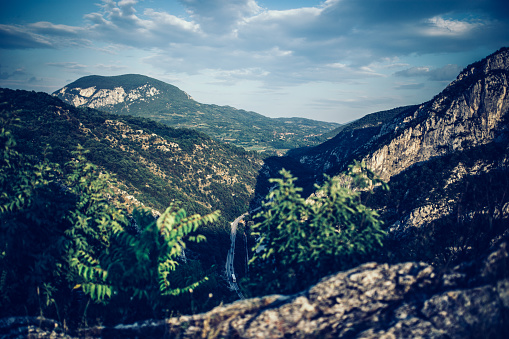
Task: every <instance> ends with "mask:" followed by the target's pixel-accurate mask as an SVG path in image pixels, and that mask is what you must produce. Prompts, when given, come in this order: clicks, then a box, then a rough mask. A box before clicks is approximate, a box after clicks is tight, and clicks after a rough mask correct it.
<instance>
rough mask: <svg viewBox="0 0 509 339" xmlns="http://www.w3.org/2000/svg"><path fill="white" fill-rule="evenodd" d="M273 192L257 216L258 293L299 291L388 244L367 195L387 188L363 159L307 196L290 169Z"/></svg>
mask: <svg viewBox="0 0 509 339" xmlns="http://www.w3.org/2000/svg"><path fill="white" fill-rule="evenodd" d="M280 173H281V175H282V176H283V178H282V179H271V180H270V181H271V182H273V183H275V184H276V187H275V189H273V190H272V191H271V192H270V193H269V195H268V196H267V201H268V202H267V203H266V204H265V209H264V210H263V211H262V212H260V213H259V214H258V215H256V216H255V217H256V218H257V220H258V222H257V223H256V224H255V225H254V226H253V230H254V232H253V235H254V236H255V237H258V240H257V245H256V247H255V248H254V251H255V253H254V255H253V258H252V259H251V261H250V263H251V264H252V265H253V269H254V272H256V273H255V277H254V279H252V280H251V281H250V282H249V285H250V286H251V287H252V288H253V289H254V291H255V293H256V294H259V293H267V292H270V293H274V292H285V293H288V292H295V291H297V290H298V289H300V288H304V287H306V286H307V285H308V284H310V283H312V282H314V281H316V280H318V279H319V278H320V277H323V276H324V275H326V274H329V273H332V272H333V271H336V270H341V269H346V268H348V267H350V266H352V265H354V264H356V263H358V262H359V261H360V260H362V258H363V257H365V256H366V255H367V254H369V253H372V252H373V251H374V250H375V249H377V248H379V247H380V246H382V239H383V237H384V232H383V231H382V229H381V225H382V222H381V221H380V220H379V218H378V214H377V212H376V211H374V210H372V209H370V208H368V207H366V206H365V205H364V204H363V203H362V201H361V197H362V196H363V195H365V194H366V193H369V192H370V191H371V190H372V189H373V187H374V186H376V185H381V186H382V187H383V188H385V189H386V188H387V185H386V184H385V183H384V182H382V181H381V180H380V179H379V178H378V177H376V175H374V173H373V172H372V171H370V170H369V169H367V168H366V166H365V165H364V164H362V163H355V164H354V165H352V166H350V168H349V172H348V173H347V175H343V176H338V177H332V178H331V177H326V181H325V182H324V183H323V185H321V186H318V185H316V189H317V190H316V192H315V194H313V195H312V196H311V197H310V198H308V199H307V200H306V199H304V198H303V197H302V196H301V195H300V193H299V192H301V191H302V189H301V188H299V187H295V185H294V181H295V180H296V178H294V177H293V176H292V175H291V173H290V172H288V171H285V170H282V171H281V172H280Z"/></svg>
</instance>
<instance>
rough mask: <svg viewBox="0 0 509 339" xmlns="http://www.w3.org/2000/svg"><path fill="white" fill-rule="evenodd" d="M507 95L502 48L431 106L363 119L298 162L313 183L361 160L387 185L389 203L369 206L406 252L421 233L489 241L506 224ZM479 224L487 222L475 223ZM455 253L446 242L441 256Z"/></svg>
mask: <svg viewBox="0 0 509 339" xmlns="http://www.w3.org/2000/svg"><path fill="white" fill-rule="evenodd" d="M508 91H509V48H502V49H500V50H499V51H497V52H495V53H493V54H492V55H489V56H488V57H486V58H485V59H483V60H481V61H478V62H476V63H474V64H471V65H470V66H468V67H466V68H465V69H464V70H463V71H462V72H461V73H460V74H459V75H458V77H457V79H456V80H454V81H453V82H452V83H450V84H449V85H448V86H447V87H446V88H445V89H444V90H443V91H442V92H441V93H440V94H438V95H437V96H435V97H434V98H433V99H432V100H430V101H429V102H426V103H423V104H421V105H419V106H410V107H406V108H402V110H401V111H400V112H397V114H395V115H394V116H391V117H390V118H389V119H387V118H385V119H381V118H379V117H376V116H372V117H371V116H366V117H365V118H363V119H361V120H363V121H364V123H362V124H361V123H360V122H357V123H356V125H353V124H352V126H353V127H352V128H345V129H344V130H343V131H342V132H341V133H339V134H338V135H337V136H336V137H335V138H333V139H331V140H329V141H328V142H327V143H324V144H323V145H320V146H318V147H316V148H313V149H310V150H308V151H307V152H303V153H301V154H298V155H297V156H296V158H297V160H298V161H299V162H300V163H301V164H303V165H304V166H306V167H308V168H311V169H312V171H313V174H314V177H315V178H318V180H320V179H321V177H322V173H327V174H329V175H337V174H338V173H340V172H342V171H344V170H346V169H347V166H348V165H349V164H351V163H352V162H353V161H354V160H361V161H364V162H365V163H366V164H367V166H368V167H369V168H371V169H372V170H374V171H375V172H376V173H378V174H379V175H380V176H381V177H382V178H384V179H385V180H386V181H388V182H389V186H390V187H391V192H390V193H389V195H390V197H389V198H382V199H381V200H383V202H380V200H379V201H378V202H377V203H376V204H374V205H376V206H373V207H374V208H376V209H377V210H379V211H381V214H382V217H383V219H384V221H385V224H386V226H387V230H388V231H389V233H390V235H391V237H392V238H394V239H398V240H399V241H401V242H402V244H403V245H405V244H406V243H407V242H408V239H412V238H413V239H414V240H415V238H418V237H420V236H421V235H422V232H428V233H432V234H433V235H432V236H431V238H434V240H436V238H438V237H440V236H442V237H444V238H447V235H446V233H447V232H448V231H449V230H453V233H451V234H448V236H449V238H455V239H460V238H463V239H466V238H467V233H469V232H470V235H469V236H468V237H469V238H470V240H472V239H473V238H475V235H476V234H479V233H481V232H484V231H486V233H488V230H489V232H491V233H492V234H491V235H486V236H487V237H489V236H491V237H497V236H499V235H501V234H503V233H504V232H507V231H508V228H507V224H509V194H508V193H509V188H508V187H506V186H507V185H506V184H507V183H509V181H508V180H507V178H508V177H509V95H508ZM361 122H362V121H361ZM377 122H378V124H377ZM483 187H484V190H483V189H482V188H483ZM485 197H488V198H485ZM384 199H385V200H384ZM375 200H376V199H375ZM372 201H373V200H372ZM480 218H481V219H482V218H484V219H485V220H484V221H483V222H478V221H475V220H476V219H480ZM495 224H496V227H492V226H493V225H495ZM504 224H505V226H504ZM468 228H470V229H468ZM416 232H421V234H417V233H416ZM459 242H460V241H459ZM459 242H458V243H459ZM474 242H477V240H474ZM444 243H445V241H444ZM464 243H465V242H463V244H464ZM486 243H489V242H486ZM395 245H396V246H397V244H395ZM411 246H413V244H412V245H411ZM457 246H458V245H457V243H453V241H451V242H450V243H449V244H447V245H445V246H444V247H443V248H442V249H441V251H442V252H445V251H448V252H454V251H455V249H454V247H457ZM469 246H470V244H468V245H465V246H463V247H464V248H465V249H467V248H469ZM426 247H430V246H428V244H424V245H423V248H426ZM406 250H407V249H406V248H405V249H404V250H402V251H401V252H405V251H406ZM405 255H406V254H405ZM427 259H430V258H429V257H428V258H426V260H427ZM412 260H423V258H422V257H419V255H416V256H414V257H412Z"/></svg>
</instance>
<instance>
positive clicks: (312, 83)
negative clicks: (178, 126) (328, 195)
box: [0, 0, 509, 123]
mask: <svg viewBox="0 0 509 339" xmlns="http://www.w3.org/2000/svg"><path fill="white" fill-rule="evenodd" d="M0 4H1V8H0V87H7V88H13V89H26V90H35V91H44V92H48V93H51V92H53V91H55V90H57V89H59V88H61V87H63V86H65V85H66V84H68V83H70V82H72V81H74V80H76V79H78V78H80V77H82V76H86V75H91V74H98V75H119V74H126V73H136V74H144V75H148V76H151V77H154V78H156V79H159V80H162V81H165V82H168V83H170V84H173V85H175V86H177V87H179V88H180V89H182V90H184V91H186V92H187V93H189V94H190V95H191V96H192V97H193V98H194V99H196V100H197V101H199V102H202V103H209V104H217V105H229V106H233V107H236V108H241V109H246V110H251V111H255V112H258V113H260V114H263V115H266V116H270V117H290V116H298V117H306V118H311V119H316V120H323V121H333V122H339V123H344V122H348V121H351V120H354V119H357V118H359V117H362V116H363V115H365V114H368V113H372V112H375V111H379V110H384V109H390V108H394V107H398V106H403V105H409V104H419V103H422V102H424V101H427V100H429V99H431V98H432V97H433V96H434V95H436V94H438V93H439V92H440V91H441V90H442V89H443V88H445V86H447V84H448V83H449V82H450V81H452V80H454V78H455V77H456V75H457V74H458V73H459V72H460V71H461V70H462V69H463V68H464V67H466V66H467V65H468V64H470V63H472V62H475V61H477V60H480V59H482V58H483V57H485V56H487V55H489V54H491V53H493V52H495V51H496V50H498V49H499V48H500V47H504V46H509V4H508V3H507V1H502V0H498V1H493V0H420V1H414V0H324V1H318V0H180V1H176V0H175V1H168V0H121V1H112V0H92V1H88V0H81V1H69V0H65V1H64V0H45V1H41V0H30V1H28V0H16V1H12V0H0Z"/></svg>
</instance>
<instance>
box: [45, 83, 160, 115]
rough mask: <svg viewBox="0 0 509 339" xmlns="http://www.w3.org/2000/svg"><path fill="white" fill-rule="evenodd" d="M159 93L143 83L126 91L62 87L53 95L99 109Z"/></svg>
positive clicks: (78, 105)
mask: <svg viewBox="0 0 509 339" xmlns="http://www.w3.org/2000/svg"><path fill="white" fill-rule="evenodd" d="M159 93H160V91H159V90H158V89H157V88H155V87H154V86H151V85H149V84H145V85H142V86H138V87H136V88H133V89H130V90H127V91H126V90H125V89H124V88H123V87H115V88H113V89H96V86H92V87H88V88H68V87H63V88H62V89H61V90H60V91H58V94H55V95H57V96H58V97H59V98H61V99H62V100H64V101H67V102H70V103H72V104H73V105H74V106H76V107H80V106H86V107H90V108H97V109H100V108H101V107H108V106H113V105H117V104H120V103H123V102H132V101H135V100H138V99H141V100H146V99H147V98H150V97H153V96H155V95H157V94H159Z"/></svg>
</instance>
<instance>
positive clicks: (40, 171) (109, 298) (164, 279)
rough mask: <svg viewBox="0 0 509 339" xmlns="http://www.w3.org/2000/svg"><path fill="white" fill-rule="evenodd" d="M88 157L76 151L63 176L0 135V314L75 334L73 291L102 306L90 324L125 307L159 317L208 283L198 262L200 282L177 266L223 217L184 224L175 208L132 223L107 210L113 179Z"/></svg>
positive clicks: (141, 215)
mask: <svg viewBox="0 0 509 339" xmlns="http://www.w3.org/2000/svg"><path fill="white" fill-rule="evenodd" d="M85 154H86V151H85V150H84V149H83V148H82V147H78V149H77V150H76V151H75V152H74V153H73V155H74V158H73V159H72V160H71V161H69V162H68V163H67V164H66V165H65V166H64V167H63V168H61V167H60V166H59V165H58V164H55V163H51V162H49V161H48V160H47V159H46V157H44V155H43V157H42V158H38V157H34V156H27V155H24V154H22V153H19V152H18V151H17V150H16V143H15V141H14V139H13V137H12V135H11V133H10V132H9V131H7V130H6V129H5V128H2V129H1V130H0V185H1V188H2V190H1V193H0V314H1V315H3V316H12V315H27V314H28V315H37V314H39V315H44V316H46V317H52V318H53V317H54V318H57V319H58V320H59V321H61V322H63V323H64V324H65V322H67V324H69V322H75V325H79V324H76V322H79V321H81V318H84V313H82V314H74V315H73V312H74V313H75V312H76V307H74V306H73V303H74V302H75V301H76V296H77V295H78V296H79V294H80V293H78V292H79V291H82V292H84V293H86V294H87V295H88V296H89V297H90V298H91V300H94V301H96V302H98V303H99V304H98V305H99V306H100V308H99V309H97V308H95V310H96V311H97V313H96V314H95V315H99V316H101V317H102V316H103V314H105V313H106V314H113V315H117V314H118V313H119V312H121V311H122V310H121V309H120V308H119V307H121V306H122V301H125V300H127V301H130V300H136V299H139V300H142V301H143V302H144V305H145V306H146V308H147V309H149V310H152V311H158V310H160V309H161V308H162V303H163V302H167V301H168V298H169V297H171V296H175V295H179V294H182V293H185V292H186V291H190V290H191V289H193V288H196V287H197V286H198V285H200V283H201V282H203V281H204V280H206V278H205V277H204V276H203V275H201V273H203V272H200V271H199V269H198V267H197V266H196V265H195V263H191V264H189V266H192V267H195V268H196V269H195V270H196V271H197V272H196V275H193V280H194V278H195V277H198V276H200V275H201V278H197V279H196V280H194V281H193V280H191V279H188V277H185V276H183V275H181V274H179V272H178V270H177V266H179V265H182V266H186V263H185V260H184V259H183V257H182V255H183V249H184V248H185V246H186V243H185V242H186V241H195V242H199V241H202V240H204V236H202V235H200V234H199V233H198V227H199V226H200V225H202V224H205V223H208V222H213V221H215V220H216V219H217V218H218V215H219V212H214V213H211V214H209V215H205V216H199V215H192V216H187V215H186V212H185V210H183V209H181V208H178V206H177V205H171V206H170V207H169V208H168V209H167V210H166V211H165V212H164V213H163V214H162V215H161V216H160V217H159V218H158V219H155V218H154V217H153V216H152V215H151V214H150V213H149V212H148V211H147V210H141V209H138V210H136V211H135V212H134V214H133V218H132V219H133V220H134V221H133V222H130V221H129V219H130V216H129V215H128V214H127V212H126V211H125V210H122V209H119V208H117V207H116V206H115V205H114V204H113V203H112V202H111V201H110V198H111V196H112V191H111V190H110V186H111V182H110V181H111V180H110V179H111V178H110V177H109V176H108V175H106V174H105V173H101V171H99V169H98V168H97V167H96V166H95V165H93V164H91V163H90V162H88V161H87V159H86V157H85ZM133 225H134V226H133ZM81 294H83V293H81ZM165 296H167V297H168V298H164V297H165ZM108 303H110V305H106V304H108ZM119 305H120V306H119ZM169 306H171V304H169V303H168V304H166V305H165V307H166V308H168V307H169ZM86 307H88V304H87V306H86ZM86 307H85V309H86ZM125 309H126V308H124V310H125ZM106 310H108V311H107V312H106ZM132 310H133V309H131V311H132ZM83 312H85V311H83ZM138 314H139V313H138ZM152 314H153V313H152ZM73 317H74V318H73ZM76 317H79V318H80V319H77V318H76ZM93 319H95V318H93ZM117 320H118V319H117Z"/></svg>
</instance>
